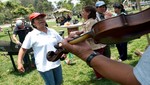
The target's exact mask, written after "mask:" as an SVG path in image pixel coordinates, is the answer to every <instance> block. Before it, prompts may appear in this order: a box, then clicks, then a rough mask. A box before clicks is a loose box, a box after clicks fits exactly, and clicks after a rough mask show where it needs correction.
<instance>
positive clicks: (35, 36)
mask: <svg viewBox="0 0 150 85" xmlns="http://www.w3.org/2000/svg"><path fill="white" fill-rule="evenodd" d="M45 16H46V15H45V14H41V13H32V14H31V15H30V16H29V18H30V21H31V24H32V26H33V27H34V28H35V29H34V30H33V31H32V32H30V33H28V34H27V36H26V38H25V40H24V42H23V44H22V47H21V48H20V50H19V54H18V70H19V71H20V72H24V68H23V65H22V59H23V56H24V54H25V53H26V51H27V49H30V48H31V47H32V48H33V51H34V57H35V64H36V67H37V70H38V72H39V73H40V74H41V76H42V78H43V79H44V81H45V85H61V83H62V80H63V78H62V68H61V64H60V60H57V61H55V62H50V61H48V60H47V58H46V53H47V52H49V51H56V48H55V47H54V45H56V44H57V43H58V42H61V41H62V37H61V36H60V35H59V34H58V33H57V32H56V31H55V30H53V29H50V28H48V27H47V26H45V25H46V20H45Z"/></svg>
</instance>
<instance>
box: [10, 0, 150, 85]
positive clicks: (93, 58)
mask: <svg viewBox="0 0 150 85" xmlns="http://www.w3.org/2000/svg"><path fill="white" fill-rule="evenodd" d="M113 8H114V12H115V15H114V14H113V13H111V12H109V11H108V9H107V4H106V3H105V2H104V1H97V2H96V3H95V6H85V7H83V10H82V13H81V16H82V18H83V19H84V22H83V23H84V24H83V26H82V29H81V30H82V31H74V32H71V34H70V35H69V36H68V38H65V39H63V37H62V36H60V35H59V33H58V32H56V31H55V30H54V29H52V28H49V27H48V26H47V23H46V20H45V17H46V14H43V13H38V12H34V13H32V14H30V16H29V19H30V22H31V25H32V27H33V28H32V29H31V30H30V29H28V27H26V26H25V25H24V22H23V21H22V20H17V21H16V27H15V29H14V32H13V39H14V40H15V42H16V43H17V44H18V45H20V46H21V48H20V50H19V54H18V60H17V65H18V71H19V72H25V71H26V70H27V67H28V66H29V65H30V63H29V61H30V60H29V56H28V54H27V53H26V52H27V50H28V49H30V48H32V49H33V54H34V55H33V58H34V65H35V66H36V69H37V70H38V72H39V74H40V75H41V77H42V78H43V80H44V81H45V85H61V84H62V83H63V76H62V66H61V62H60V60H59V59H58V60H57V61H54V62H52V61H48V60H47V58H46V57H47V56H46V53H47V52H49V51H56V50H57V49H56V48H55V45H57V44H58V43H60V42H61V43H62V47H63V48H65V49H66V50H67V51H69V52H71V53H73V54H75V55H76V56H77V57H79V58H81V59H82V60H83V61H85V62H86V63H87V64H88V65H89V66H90V67H91V68H93V71H94V73H95V78H96V79H101V78H108V79H110V80H113V81H115V82H118V83H120V84H122V85H140V84H142V85H149V84H150V83H149V80H150V79H149V77H150V73H149V71H150V68H149V67H148V65H149V64H150V62H149V61H148V60H149V58H150V57H149V51H150V48H149V47H148V48H147V50H146V51H145V53H143V54H142V55H141V56H142V58H141V60H140V61H139V63H138V64H137V65H136V66H135V67H131V66H130V65H127V64H124V63H122V62H118V61H115V60H112V59H111V58H110V57H111V51H110V45H109V44H101V43H98V44H97V43H95V41H94V39H92V38H88V39H87V40H85V41H82V42H79V43H77V44H74V45H72V44H70V43H68V42H69V41H70V40H72V39H73V38H75V37H77V36H79V35H80V34H82V33H86V32H88V31H90V30H91V28H92V26H93V25H94V24H95V23H97V22H100V21H103V20H105V19H108V18H111V17H114V16H119V15H120V14H125V15H126V14H127V13H126V11H125V9H124V7H123V5H122V4H120V3H115V4H114V5H113ZM70 20H71V17H70V16H68V18H67V21H70ZM57 22H58V21H57ZM61 24H64V23H63V21H62V23H61ZM17 35H18V37H19V40H18V39H17V38H16V36H17ZM116 47H117V49H118V53H119V61H124V60H126V59H127V56H128V54H127V42H122V43H117V44H116ZM65 56H66V55H62V57H65ZM143 69H145V70H143Z"/></svg>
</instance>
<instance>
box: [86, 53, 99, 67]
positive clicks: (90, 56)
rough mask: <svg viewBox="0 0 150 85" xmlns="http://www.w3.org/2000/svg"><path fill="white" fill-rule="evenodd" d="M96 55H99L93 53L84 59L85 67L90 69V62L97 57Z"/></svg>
mask: <svg viewBox="0 0 150 85" xmlns="http://www.w3.org/2000/svg"><path fill="white" fill-rule="evenodd" d="M97 55H99V54H98V53H96V52H93V53H92V54H90V55H89V56H88V58H87V59H86V63H87V65H89V66H90V67H91V65H90V62H91V60H92V59H93V58H94V57H95V56H97Z"/></svg>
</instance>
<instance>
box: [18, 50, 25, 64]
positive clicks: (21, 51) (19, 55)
mask: <svg viewBox="0 0 150 85" xmlns="http://www.w3.org/2000/svg"><path fill="white" fill-rule="evenodd" d="M25 53H26V49H23V48H20V50H19V53H18V61H17V63H18V64H20V63H22V60H23V57H24V55H25Z"/></svg>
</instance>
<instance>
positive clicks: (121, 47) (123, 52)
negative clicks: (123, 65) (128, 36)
mask: <svg viewBox="0 0 150 85" xmlns="http://www.w3.org/2000/svg"><path fill="white" fill-rule="evenodd" d="M116 47H117V49H118V52H119V58H120V59H121V60H126V59H127V55H128V54H127V42H123V43H119V44H116Z"/></svg>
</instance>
